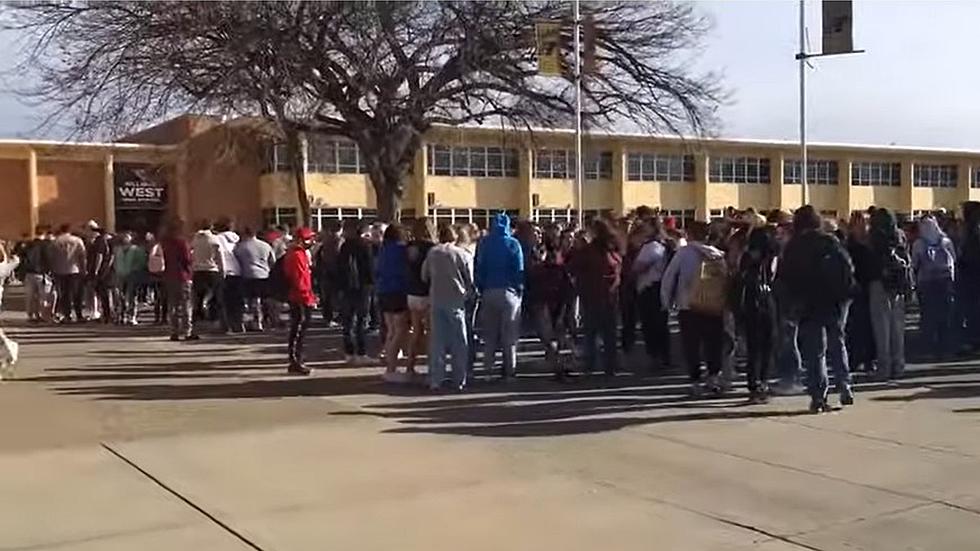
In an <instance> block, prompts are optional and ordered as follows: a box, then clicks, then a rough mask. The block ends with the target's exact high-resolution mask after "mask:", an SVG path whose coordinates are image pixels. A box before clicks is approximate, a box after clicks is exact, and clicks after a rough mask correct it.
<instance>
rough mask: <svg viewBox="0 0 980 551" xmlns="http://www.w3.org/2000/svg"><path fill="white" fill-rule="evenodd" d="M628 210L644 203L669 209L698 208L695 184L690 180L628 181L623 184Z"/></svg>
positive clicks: (624, 199) (624, 198)
mask: <svg viewBox="0 0 980 551" xmlns="http://www.w3.org/2000/svg"><path fill="white" fill-rule="evenodd" d="M623 201H624V203H625V206H626V210H632V209H635V208H636V207H640V206H643V205H647V206H659V207H661V208H664V209H669V210H684V209H693V208H696V207H697V205H696V204H695V185H694V184H693V183H690V182H626V183H624V184H623Z"/></svg>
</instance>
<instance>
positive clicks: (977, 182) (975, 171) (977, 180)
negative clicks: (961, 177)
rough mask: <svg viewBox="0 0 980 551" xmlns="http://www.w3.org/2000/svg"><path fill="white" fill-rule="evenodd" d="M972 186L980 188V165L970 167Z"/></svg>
mask: <svg viewBox="0 0 980 551" xmlns="http://www.w3.org/2000/svg"><path fill="white" fill-rule="evenodd" d="M970 187H972V188H980V166H972V167H970Z"/></svg>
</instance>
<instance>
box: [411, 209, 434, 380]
mask: <svg viewBox="0 0 980 551" xmlns="http://www.w3.org/2000/svg"><path fill="white" fill-rule="evenodd" d="M433 246H435V230H434V228H433V227H432V221H431V220H429V219H428V218H425V217H422V218H416V219H415V223H414V225H413V226H412V241H410V242H409V243H408V247H407V248H406V255H407V257H408V317H409V324H410V326H411V333H410V335H409V337H408V339H409V340H408V371H409V373H412V372H414V370H415V362H416V360H417V358H418V357H419V356H421V355H423V354H425V349H426V345H427V344H428V341H429V321H430V315H431V314H430V308H429V285H428V284H427V283H426V282H425V281H424V280H423V279H422V263H423V262H425V257H426V256H427V255H428V254H429V249H431V248H432V247H433Z"/></svg>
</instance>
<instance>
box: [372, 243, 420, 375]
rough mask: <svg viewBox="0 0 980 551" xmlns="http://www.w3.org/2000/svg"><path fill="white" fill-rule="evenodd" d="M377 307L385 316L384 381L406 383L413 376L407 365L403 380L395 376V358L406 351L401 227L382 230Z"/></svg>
mask: <svg viewBox="0 0 980 551" xmlns="http://www.w3.org/2000/svg"><path fill="white" fill-rule="evenodd" d="M375 281H376V282H377V286H376V290H377V292H378V307H379V308H380V309H381V315H382V316H383V317H384V327H385V335H384V347H383V350H384V356H385V357H384V361H385V373H384V376H383V378H384V380H385V381H387V382H391V383H394V382H408V381H410V380H411V379H412V377H414V376H415V369H414V366H409V369H408V370H407V371H406V373H405V376H404V378H402V377H401V376H399V374H398V355H399V354H400V353H401V352H402V351H403V350H404V349H405V348H407V336H408V294H407V293H408V254H407V251H406V247H405V236H404V232H403V231H402V228H401V226H399V225H398V224H391V225H389V226H388V227H387V228H385V233H384V236H383V238H382V242H381V249H380V250H379V252H378V261H377V266H376V277H375Z"/></svg>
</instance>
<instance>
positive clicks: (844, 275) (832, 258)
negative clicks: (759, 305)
mask: <svg viewBox="0 0 980 551" xmlns="http://www.w3.org/2000/svg"><path fill="white" fill-rule="evenodd" d="M821 225H822V223H821V220H820V215H819V214H817V211H816V210H814V208H813V207H812V206H810V205H806V206H803V207H801V208H799V209H797V211H796V212H795V213H793V237H792V239H790V241H789V243H788V244H787V245H786V249H785V251H784V252H783V257H782V259H781V260H780V262H779V266H778V268H777V272H776V279H777V281H779V282H780V285H781V286H782V289H783V292H784V296H785V299H786V300H787V301H788V307H789V308H790V309H791V311H792V312H793V316H794V318H795V319H797V320H798V323H799V325H798V327H799V343H800V355H801V357H802V362H803V367H804V369H805V370H806V373H807V379H808V382H807V389H808V390H809V392H810V412H811V413H822V412H825V411H829V410H830V407H829V405H828V404H827V391H828V388H829V381H828V378H827V364H828V363H829V364H830V366H831V367H832V368H833V370H834V379H835V382H836V385H837V391H838V393H839V394H840V403H841V405H844V406H846V405H851V404H853V403H854V392H853V390H852V389H851V375H850V372H849V371H848V363H847V348H846V347H845V345H844V327H845V326H846V324H847V309H848V306H849V304H850V301H851V297H852V296H853V293H854V285H855V282H854V266H853V264H851V259H850V257H849V256H848V254H847V251H846V250H845V249H844V247H843V245H841V243H840V241H838V240H837V238H836V237H834V236H833V235H831V234H828V233H825V232H824V231H822V230H821Z"/></svg>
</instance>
